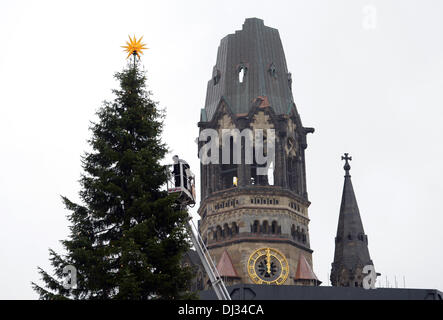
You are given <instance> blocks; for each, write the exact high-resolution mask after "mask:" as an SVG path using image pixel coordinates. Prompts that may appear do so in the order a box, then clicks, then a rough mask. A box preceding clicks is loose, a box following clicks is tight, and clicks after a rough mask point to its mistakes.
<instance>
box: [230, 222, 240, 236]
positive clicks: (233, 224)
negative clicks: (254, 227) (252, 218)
mask: <svg viewBox="0 0 443 320" xmlns="http://www.w3.org/2000/svg"><path fill="white" fill-rule="evenodd" d="M231 226H232V227H231V229H232V234H233V235H236V234H238V226H237V223H235V222H233V223H232V225H231Z"/></svg>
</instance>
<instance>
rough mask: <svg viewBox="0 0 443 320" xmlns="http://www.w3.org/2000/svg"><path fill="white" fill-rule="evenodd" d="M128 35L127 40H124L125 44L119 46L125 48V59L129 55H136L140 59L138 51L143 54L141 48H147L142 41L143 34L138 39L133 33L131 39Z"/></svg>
mask: <svg viewBox="0 0 443 320" xmlns="http://www.w3.org/2000/svg"><path fill="white" fill-rule="evenodd" d="M128 37H129V41H126V46H121V47H122V48H124V49H125V51H126V52H127V53H128V56H127V57H126V59H128V58H129V57H130V56H131V55H134V56H135V55H137V57H138V58H139V59H140V53H141V54H143V50H145V49H149V48H146V47H145V46H146V44H144V43H142V42H141V41H142V39H143V36H141V37H140V39H138V40H137V39H136V38H135V35H134V36H133V38H132V39H131V36H128Z"/></svg>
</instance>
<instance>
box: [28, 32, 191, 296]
mask: <svg viewBox="0 0 443 320" xmlns="http://www.w3.org/2000/svg"><path fill="white" fill-rule="evenodd" d="M131 43H132V39H131ZM137 43H138V45H140V40H139V41H138V42H136V40H135V38H134V42H133V44H135V45H137ZM140 49H144V47H142V46H139V47H138V49H137V47H136V46H132V47H129V49H128V50H127V51H129V52H130V53H132V55H133V58H134V61H133V62H131V63H130V64H128V66H127V67H126V68H125V69H124V70H123V71H122V72H119V73H116V74H115V77H116V78H117V79H118V80H119V82H120V88H119V89H118V90H113V92H114V94H115V99H114V100H113V101H112V102H104V104H103V106H102V107H101V108H100V109H99V111H98V112H97V115H98V117H99V121H98V122H96V123H92V125H91V128H90V129H91V131H92V138H91V139H90V140H89V144H90V145H91V147H92V151H91V152H88V153H85V155H84V156H83V158H82V167H83V170H84V173H83V174H82V176H81V179H80V184H81V191H80V198H81V200H82V204H77V203H74V202H72V201H70V200H69V199H68V198H66V197H62V200H63V202H64V204H65V206H66V208H67V209H68V210H69V212H70V213H69V215H68V218H69V221H70V222H71V226H70V235H69V238H68V239H67V240H63V241H61V242H62V245H63V247H64V248H65V250H66V253H64V254H59V253H56V252H55V251H54V250H50V262H51V265H52V266H53V268H54V274H53V275H51V274H49V273H48V272H46V271H45V270H43V269H41V268H39V273H40V274H41V277H42V281H43V282H44V285H43V286H40V285H38V284H36V283H32V286H33V288H34V290H35V291H36V292H37V293H38V294H39V295H40V298H41V299H181V298H192V297H194V296H193V295H192V294H191V293H190V292H188V291H187V290H188V289H187V288H189V287H190V281H191V278H192V274H191V270H190V269H189V268H187V267H183V266H182V265H181V258H182V256H183V254H184V253H185V252H186V251H187V250H189V248H190V244H189V239H188V236H187V233H186V221H187V219H188V213H187V212H186V211H184V210H181V209H180V207H179V206H178V205H177V204H176V203H175V201H174V200H175V199H174V198H173V197H172V196H168V194H167V192H166V191H163V190H162V186H163V185H164V184H165V182H166V180H167V175H166V171H165V167H164V166H162V165H161V164H160V161H161V160H162V159H163V158H164V156H165V155H166V153H167V147H166V145H165V144H164V143H162V141H161V137H160V136H161V132H162V126H163V118H164V112H163V111H162V110H160V109H159V108H158V106H157V104H156V103H155V102H153V101H152V100H151V99H150V92H148V91H147V90H146V85H145V82H146V75H145V72H144V71H142V70H141V69H140V66H139V62H138V61H137V56H138V57H139V55H138V53H139V52H140V51H141V50H140ZM66 266H73V267H75V269H76V276H77V279H75V280H76V286H75V287H72V286H71V288H69V284H68V285H64V284H63V283H62V281H63V279H65V278H66V277H67V274H66V269H65V270H64V268H65V267H66ZM71 268H72V267H71ZM71 276H72V274H71ZM71 280H73V279H71ZM71 285H72V283H71Z"/></svg>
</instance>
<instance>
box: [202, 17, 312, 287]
mask: <svg viewBox="0 0 443 320" xmlns="http://www.w3.org/2000/svg"><path fill="white" fill-rule="evenodd" d="M198 126H199V129H200V138H199V152H200V155H199V156H200V160H201V168H200V170H201V203H200V207H199V209H198V213H199V215H200V217H201V220H200V221H199V231H200V234H201V236H202V238H203V241H204V242H205V243H206V245H207V247H208V250H209V252H210V254H211V256H212V258H213V259H214V260H215V263H216V265H217V268H218V270H219V273H220V274H221V276H222V277H223V278H224V280H225V282H226V284H227V285H231V284H236V283H256V284H275V285H294V284H303V285H306V284H310V285H318V284H319V281H318V279H317V278H316V277H315V274H314V273H313V272H312V252H313V251H312V250H311V248H310V241H309V215H308V207H309V205H310V202H309V200H308V192H307V188H306V166H305V150H306V148H307V142H306V136H307V134H308V133H312V132H314V129H313V128H306V127H304V126H303V125H302V122H301V119H300V115H299V114H298V112H297V108H296V106H295V103H294V100H293V96H292V77H291V73H289V72H288V70H287V66H286V59H285V55H284V52H283V46H282V43H281V40H280V36H279V33H278V30H276V29H273V28H270V27H267V26H265V25H264V23H263V21H262V20H260V19H257V18H251V19H246V20H245V22H244V24H243V28H242V30H240V31H236V32H235V33H234V34H229V35H227V36H226V37H224V38H223V39H222V40H221V43H220V46H219V48H218V54H217V62H216V65H215V66H214V68H213V72H212V77H211V79H210V80H209V81H208V85H207V94H206V103H205V107H204V108H203V109H202V110H201V115H200V122H199V123H198ZM227 129H233V130H234V131H235V130H237V132H240V133H241V135H240V140H235V139H234V138H233V137H232V136H231V137H229V136H228V139H227V140H226V141H228V144H226V143H224V142H223V139H222V137H223V135H224V134H226V133H225V131H227ZM259 129H262V130H263V138H264V139H263V146H264V151H263V154H262V155H266V156H269V155H270V153H271V148H270V147H269V146H270V144H269V143H270V141H271V139H273V141H275V148H274V151H275V158H274V160H273V161H272V164H270V163H267V164H263V163H262V162H260V161H259V158H258V156H257V148H259V145H260V144H259V143H258V142H257V140H254V143H253V144H252V152H251V154H252V155H253V156H252V161H251V162H248V161H247V154H248V152H249V151H248V150H249V149H248V148H250V147H251V145H249V144H248V143H246V140H247V138H246V136H247V134H246V133H249V132H252V136H253V137H257V136H254V132H256V131H259ZM233 130H231V131H230V132H233ZM228 131H229V130H228ZM207 132H210V133H217V134H218V136H217V137H214V136H211V137H210V138H207V136H208V135H207V134H205V133H207ZM234 140H235V141H236V143H237V142H238V143H239V146H240V147H239V149H236V148H235V147H234ZM209 141H212V142H213V143H215V142H216V143H215V145H216V146H217V149H216V150H214V149H211V150H210V152H209V153H208V154H207V156H208V157H212V159H214V157H215V159H217V161H212V162H210V163H205V161H202V160H203V159H202V154H201V150H202V148H204V146H205V144H207V143H209ZM226 141H225V142H226ZM226 146H228V147H227V148H228V153H227V154H228V156H227V158H226V159H222V154H223V152H224V151H226V150H222V149H223V148H225V147H226ZM236 150H241V155H240V160H241V161H235V160H234V155H235V151H236ZM260 150H261V149H260ZM226 160H228V162H226ZM263 172H265V173H263ZM300 261H301V263H303V265H302V266H300V267H298V265H299V262H300ZM297 270H298V272H297ZM305 278H307V279H305Z"/></svg>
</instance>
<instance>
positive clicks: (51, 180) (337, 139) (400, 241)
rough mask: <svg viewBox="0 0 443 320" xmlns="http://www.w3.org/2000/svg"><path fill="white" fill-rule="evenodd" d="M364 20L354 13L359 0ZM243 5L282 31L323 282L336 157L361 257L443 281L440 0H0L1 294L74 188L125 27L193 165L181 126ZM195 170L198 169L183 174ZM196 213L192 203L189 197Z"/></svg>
mask: <svg viewBox="0 0 443 320" xmlns="http://www.w3.org/2000/svg"><path fill="white" fill-rule="evenodd" d="M367 6H370V7H369V8H371V9H369V10H373V9H374V8H375V10H376V25H375V28H369V29H368V28H365V27H364V19H365V14H366V12H367V11H366V10H368V9H365V8H368V7H367ZM248 17H258V18H261V19H263V20H264V22H265V25H267V26H271V27H274V28H277V29H278V30H279V32H280V36H281V38H282V41H283V47H284V49H285V53H286V60H287V63H288V68H289V71H290V72H292V75H293V79H294V82H293V88H294V98H295V101H296V104H297V108H298V111H299V113H300V114H301V117H302V121H303V124H304V125H305V126H310V127H311V126H312V127H315V129H316V131H315V133H314V134H313V135H309V136H308V139H309V140H308V143H309V146H308V149H307V159H306V165H307V179H308V191H309V197H310V200H311V202H312V205H311V207H310V211H309V215H310V218H311V223H310V237H311V246H312V249H313V250H314V256H313V257H314V271H315V272H316V274H317V276H318V277H319V278H320V280H322V281H323V283H324V284H327V283H328V280H327V276H328V273H329V272H330V268H331V262H332V260H333V254H334V237H335V233H336V228H337V221H338V213H339V206H340V200H341V192H342V187H343V175H344V171H343V163H342V162H341V161H340V156H341V155H342V153H343V152H349V153H350V154H351V155H352V157H353V159H354V160H353V161H352V162H351V166H352V169H351V175H352V179H353V184H354V189H355V192H356V195H357V200H358V204H359V207H360V212H361V215H362V219H363V223H364V227H365V231H366V233H367V234H368V238H369V250H370V254H371V257H372V260H373V261H374V264H375V268H376V270H377V271H378V272H381V273H382V277H381V280H382V283H383V286H384V285H385V282H386V277H387V278H388V281H390V283H391V284H393V283H394V277H396V278H397V281H398V285H399V286H401V287H403V276H405V278H406V286H407V287H412V288H437V289H440V290H442V289H443V275H442V270H443V250H442V244H443V234H442V225H443V217H442V216H443V210H442V209H443V201H442V195H443V170H442V163H443V161H442V158H443V151H442V141H441V139H442V138H443V127H442V125H441V121H442V116H443V113H442V110H441V109H442V107H443V95H442V87H443V2H442V1H438V0H435V1H431V0H427V1H423V0H421V1H404V0H401V1H400V0H397V1H393V0H392V1H371V0H364V1H344V0H343V1H338V0H336V1H328V0H324V1H320V0H318V1H307V0H306V1H277V0H274V1H257V0H254V1H146V0H145V1H102V2H99V1H42V0H40V1H32V2H31V1H8V0H7V1H4V0H2V1H1V2H0V137H1V138H0V167H1V170H0V215H1V220H0V221H1V222H0V226H1V231H0V299H35V298H37V295H36V294H35V293H34V292H33V291H32V289H31V286H30V282H31V281H38V280H39V276H38V274H37V266H42V267H43V268H44V269H46V270H49V271H51V270H52V269H51V268H50V267H49V260H48V248H49V247H51V248H53V249H55V250H56V251H60V250H61V246H60V244H59V242H58V241H59V240H61V239H65V238H66V237H67V235H68V221H67V219H66V214H67V213H68V212H67V211H66V210H64V208H63V205H62V202H61V201H60V195H65V196H68V197H69V198H71V199H72V200H76V199H78V195H77V193H78V191H79V184H78V179H79V177H80V172H81V166H80V156H81V155H82V154H83V152H84V151H85V150H87V149H88V146H87V143H86V140H87V139H88V138H89V137H90V132H89V131H88V126H89V121H91V120H95V119H96V118H95V112H96V110H97V109H98V108H99V107H100V105H101V102H102V101H103V100H105V99H112V98H113V96H112V94H111V89H113V88H116V87H117V83H116V82H115V81H114V79H113V74H114V73H115V72H116V71H120V70H121V69H122V67H123V66H124V65H125V57H126V55H125V54H124V53H123V52H122V48H120V46H121V45H123V44H124V42H125V41H126V39H127V36H128V34H136V35H137V36H141V35H143V36H144V40H145V43H147V46H148V47H149V48H150V49H149V50H147V51H146V52H145V55H144V56H143V64H144V66H145V68H146V70H147V71H148V85H149V88H150V89H151V90H152V91H153V96H154V99H155V100H157V101H159V102H160V106H162V107H164V108H166V111H167V119H166V124H165V132H164V141H165V142H167V143H168V145H169V146H170V149H171V150H172V153H171V156H172V154H175V153H176V154H179V155H180V156H181V157H182V158H184V159H186V160H187V161H188V162H189V163H190V164H191V167H193V168H194V171H196V173H197V174H199V172H198V167H199V162H198V158H197V148H196V145H195V144H194V142H193V141H194V139H195V138H196V137H197V135H198V128H197V122H198V120H199V114H200V108H202V107H203V105H204V99H205V94H206V92H205V90H206V83H207V81H208V80H209V79H210V77H211V73H212V67H213V65H214V64H215V61H216V54H217V48H218V45H219V42H220V40H221V38H222V37H224V36H225V35H227V34H229V33H233V32H234V31H235V30H239V29H241V26H242V24H243V22H244V20H245V18H248ZM197 181H199V179H197ZM194 212H195V209H194Z"/></svg>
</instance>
